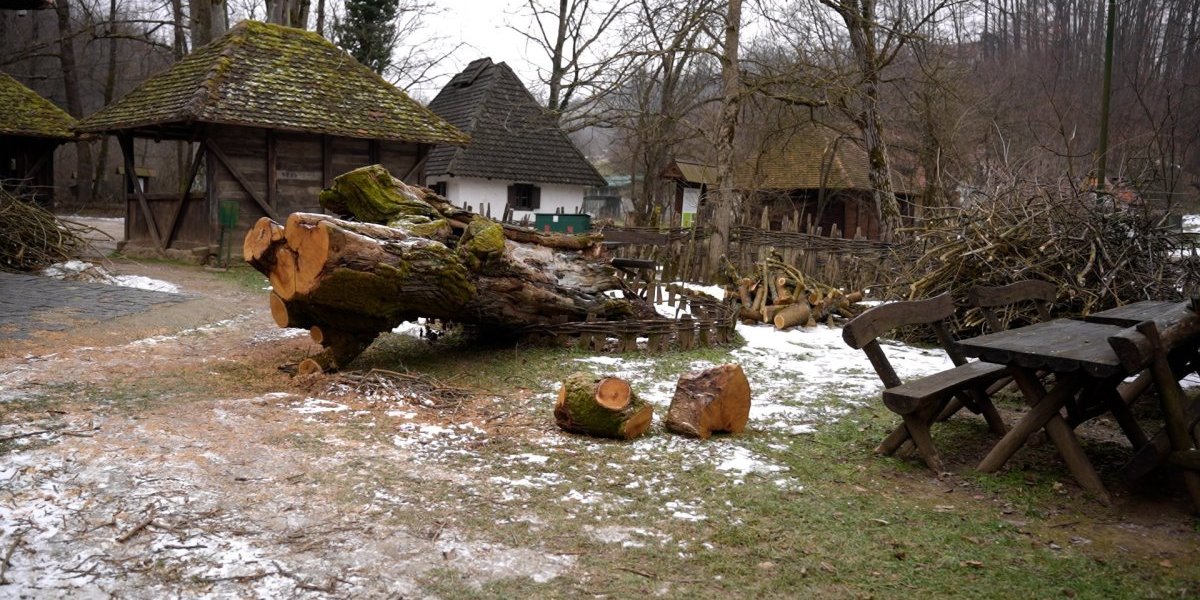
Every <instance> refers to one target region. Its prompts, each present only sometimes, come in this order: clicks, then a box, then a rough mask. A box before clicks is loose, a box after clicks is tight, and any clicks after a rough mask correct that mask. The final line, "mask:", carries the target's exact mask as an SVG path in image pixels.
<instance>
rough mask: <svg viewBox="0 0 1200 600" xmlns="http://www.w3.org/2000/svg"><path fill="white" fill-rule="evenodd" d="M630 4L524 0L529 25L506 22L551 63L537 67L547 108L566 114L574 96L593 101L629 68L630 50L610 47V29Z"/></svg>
mask: <svg viewBox="0 0 1200 600" xmlns="http://www.w3.org/2000/svg"><path fill="white" fill-rule="evenodd" d="M634 6H635V3H634V2H633V1H632V0H526V2H525V4H524V6H523V12H524V13H525V16H527V17H528V18H529V19H530V20H531V21H532V23H531V25H532V27H530V28H522V27H513V26H510V27H511V28H512V29H513V30H514V31H516V32H518V33H520V34H522V35H524V36H525V37H526V38H527V39H528V40H529V41H530V43H532V44H533V45H534V46H536V47H537V49H538V52H539V54H541V55H542V56H543V57H545V59H546V60H547V61H548V62H549V67H548V68H546V67H545V66H544V65H541V66H539V71H538V73H539V77H540V78H541V83H542V84H543V85H545V86H546V92H547V95H546V108H547V109H549V110H550V111H552V112H554V113H556V114H558V115H560V116H561V115H564V114H566V113H567V112H568V111H569V110H570V109H571V108H573V104H572V101H573V100H575V99H576V98H577V97H578V96H586V97H587V101H588V102H589V103H590V104H593V105H594V104H595V103H596V102H598V101H599V99H600V97H601V96H603V95H604V94H606V93H609V92H611V91H612V90H613V89H614V88H615V87H616V84H618V83H619V82H620V81H621V80H622V78H623V76H624V75H625V74H627V73H628V69H629V67H630V66H631V65H632V64H633V62H632V61H629V60H627V59H628V58H629V53H627V52H623V51H619V50H617V49H615V48H614V46H616V45H617V44H616V43H615V42H614V40H613V35H612V34H614V33H616V32H617V29H618V26H619V25H621V24H622V21H623V19H625V18H626V17H628V16H630V14H631V13H632V12H633V11H632V9H633V8H634ZM574 116H575V119H574V120H575V121H576V122H581V121H583V120H582V119H580V118H579V117H580V116H579V115H578V114H576V115H574ZM579 126H582V123H581V124H580V125H579Z"/></svg>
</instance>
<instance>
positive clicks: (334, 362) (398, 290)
mask: <svg viewBox="0 0 1200 600" xmlns="http://www.w3.org/2000/svg"><path fill="white" fill-rule="evenodd" d="M321 203H322V205H323V206H324V207H325V208H326V209H327V210H331V211H334V212H337V213H339V214H341V215H343V216H347V217H353V218H357V219H358V220H357V221H350V220H347V219H344V218H338V217H333V216H329V215H319V214H312V213H293V214H292V215H290V216H289V217H288V218H287V221H286V223H285V224H283V225H281V224H279V223H277V222H275V221H273V220H271V219H269V218H265V217H264V218H262V219H260V220H259V221H258V222H257V223H256V224H255V226H254V227H253V228H252V229H251V230H250V232H249V233H248V234H247V235H246V239H245V243H244V245H243V256H244V258H245V260H246V261H247V262H248V263H250V264H251V265H252V266H254V267H255V268H256V269H258V270H259V271H261V272H262V273H263V274H265V275H266V276H267V277H268V278H269V279H270V282H271V288H272V292H271V293H272V298H271V313H272V315H273V316H274V318H275V321H276V323H277V324H278V325H279V326H281V327H303V328H308V329H310V330H311V329H312V328H314V327H318V328H320V334H319V335H317V336H315V337H314V339H316V338H320V342H321V343H322V345H323V346H325V348H326V352H325V353H324V354H323V355H322V356H319V357H314V358H315V359H316V360H317V362H318V363H319V366H320V368H322V369H329V368H341V367H343V366H345V364H346V363H348V362H349V361H350V360H353V358H354V357H355V356H357V355H358V353H360V352H361V351H362V350H363V349H364V348H366V346H367V345H369V344H370V342H371V340H373V339H374V338H375V337H376V336H377V335H378V334H379V333H381V332H383V331H388V330H390V329H392V328H394V327H395V326H397V325H399V324H400V323H401V322H404V321H411V320H415V319H417V318H419V317H425V318H432V319H443V320H448V321H453V322H456V323H463V324H470V325H474V326H477V327H478V328H479V329H480V330H482V331H486V332H492V333H500V334H504V335H507V334H511V333H514V332H519V331H522V330H526V329H527V328H529V327H538V326H542V327H545V326H552V325H557V324H562V323H569V322H574V321H585V320H587V319H588V317H589V315H591V316H592V318H593V319H599V320H602V321H610V320H617V321H619V320H626V319H653V318H658V317H657V315H656V314H655V312H654V307H653V306H652V305H650V304H649V303H647V302H646V301H644V300H642V299H640V298H636V297H626V298H619V297H618V298H615V297H612V296H611V295H610V294H608V293H607V292H610V291H613V290H621V289H622V282H621V281H620V280H619V279H618V278H617V277H616V276H615V273H614V270H613V269H612V268H611V266H609V265H608V264H607V262H606V261H605V260H603V259H601V258H599V256H598V255H599V251H600V247H599V245H598V242H599V239H600V238H599V237H598V236H587V235H584V236H565V235H544V234H539V233H538V232H535V231H532V230H525V229H521V228H516V227H511V226H505V225H502V224H500V223H497V222H495V221H492V220H490V219H487V218H485V217H483V216H481V215H477V214H474V213H471V212H469V211H466V210H463V209H459V208H457V207H454V206H453V205H451V204H449V203H448V202H447V201H446V200H445V199H444V198H441V197H440V196H437V195H436V194H433V193H432V192H430V191H429V190H426V189H424V188H418V187H414V186H409V185H406V184H405V183H404V182H402V181H400V180H398V179H395V178H393V177H391V175H390V174H388V173H387V171H386V170H384V169H383V168H382V167H379V166H378V165H376V166H372V167H364V168H362V169H357V170H355V171H351V172H349V173H346V174H344V175H341V176H339V177H337V178H336V179H335V180H334V185H333V186H332V187H331V188H330V189H328V190H325V191H323V192H322V193H321ZM310 367H311V365H310Z"/></svg>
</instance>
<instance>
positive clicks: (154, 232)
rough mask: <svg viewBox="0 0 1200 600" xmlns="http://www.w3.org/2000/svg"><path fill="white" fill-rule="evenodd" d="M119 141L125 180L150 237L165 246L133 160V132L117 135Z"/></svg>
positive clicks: (157, 244)
mask: <svg viewBox="0 0 1200 600" xmlns="http://www.w3.org/2000/svg"><path fill="white" fill-rule="evenodd" d="M117 142H118V143H119V144H120V146H121V154H122V155H124V157H125V182H126V184H127V185H128V186H129V187H132V188H133V194H134V195H135V196H136V197H137V200H138V207H139V208H141V211H142V217H143V218H145V219H146V229H149V230H150V239H151V240H153V241H154V245H155V246H158V247H159V248H163V243H162V234H160V233H159V231H158V223H157V222H156V221H155V219H154V213H152V212H150V202H149V201H148V200H147V199H146V190H143V189H142V186H141V185H140V184H139V183H138V179H137V168H136V167H135V166H134V162H133V134H129V133H125V134H121V135H119V136H117ZM81 185H82V184H81Z"/></svg>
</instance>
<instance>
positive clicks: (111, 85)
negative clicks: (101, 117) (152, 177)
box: [91, 0, 117, 198]
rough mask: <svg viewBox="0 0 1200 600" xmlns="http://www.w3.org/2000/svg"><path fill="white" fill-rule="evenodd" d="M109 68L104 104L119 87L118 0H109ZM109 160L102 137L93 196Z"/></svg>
mask: <svg viewBox="0 0 1200 600" xmlns="http://www.w3.org/2000/svg"><path fill="white" fill-rule="evenodd" d="M108 22H109V25H108V35H109V37H108V70H107V72H106V73H105V74H104V105H105V106H108V105H109V104H110V103H111V102H112V100H113V93H114V92H115V90H116V87H117V36H115V35H113V34H114V31H113V24H114V23H116V22H117V0H108ZM107 162H108V136H104V137H103V138H101V139H100V155H99V156H98V157H97V158H96V169H95V173H94V174H93V175H92V191H91V195H92V198H95V197H97V196H98V195H99V194H100V184H101V183H102V182H103V181H104V174H105V168H104V166H105V164H106V163H107Z"/></svg>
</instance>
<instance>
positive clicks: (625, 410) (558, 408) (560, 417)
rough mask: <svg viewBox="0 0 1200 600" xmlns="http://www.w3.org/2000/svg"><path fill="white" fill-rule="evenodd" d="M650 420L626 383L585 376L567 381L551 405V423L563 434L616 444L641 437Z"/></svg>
mask: <svg viewBox="0 0 1200 600" xmlns="http://www.w3.org/2000/svg"><path fill="white" fill-rule="evenodd" d="M653 417H654V411H653V409H651V408H650V405H649V404H646V403H645V402H644V401H642V399H641V398H638V396H637V394H636V393H634V391H633V389H632V388H631V387H630V386H629V382H627V381H625V380H624V379H620V378H617V377H594V376H592V375H591V374H589V373H575V374H573V375H571V376H569V377H567V378H566V380H564V381H563V383H562V387H561V388H559V390H558V402H556V403H555V405H554V420H555V421H556V422H557V423H558V426H559V427H561V428H562V429H563V430H564V431H570V432H572V433H582V434H586V435H594V436H598V437H608V438H616V439H620V440H631V439H633V438H636V437H638V436H640V435H642V434H643V433H645V432H646V430H647V429H649V428H650V422H651V420H652V419H653Z"/></svg>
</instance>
